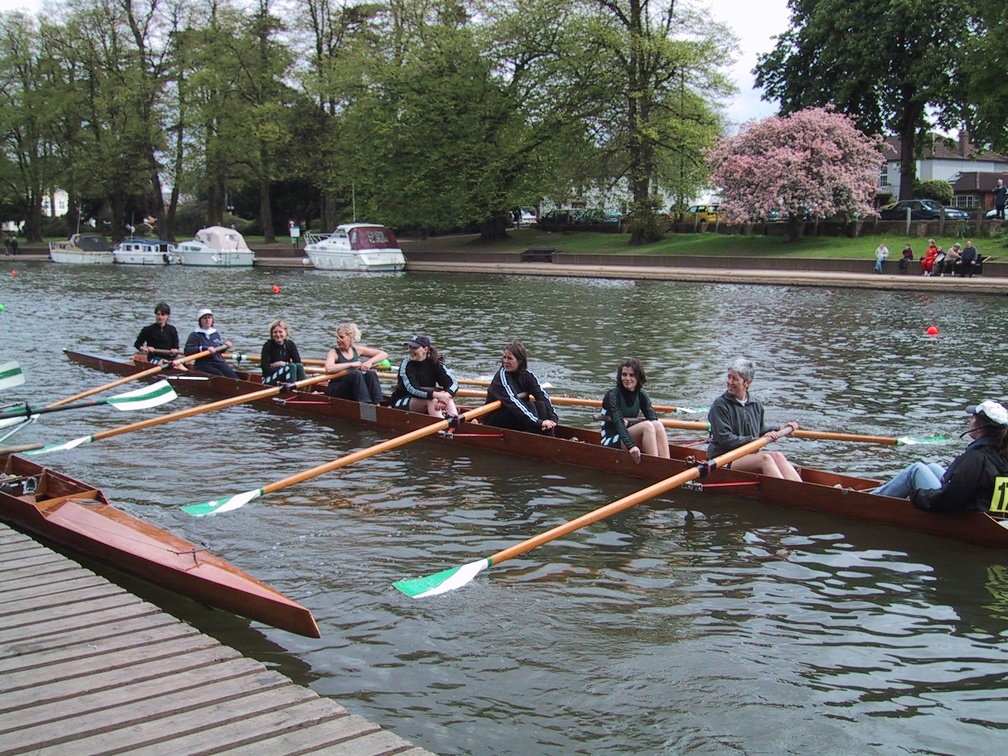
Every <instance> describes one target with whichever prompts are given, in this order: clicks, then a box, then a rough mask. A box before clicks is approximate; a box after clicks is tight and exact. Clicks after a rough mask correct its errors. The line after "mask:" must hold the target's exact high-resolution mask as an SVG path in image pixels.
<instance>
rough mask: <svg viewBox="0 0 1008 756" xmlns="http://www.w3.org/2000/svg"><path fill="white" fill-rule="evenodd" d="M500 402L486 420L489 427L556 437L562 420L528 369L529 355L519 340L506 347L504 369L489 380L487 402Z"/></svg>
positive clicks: (503, 358)
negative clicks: (497, 407)
mask: <svg viewBox="0 0 1008 756" xmlns="http://www.w3.org/2000/svg"><path fill="white" fill-rule="evenodd" d="M522 394H524V396H522ZM497 400H500V401H501V405H502V406H501V408H500V409H498V410H494V411H493V412H491V413H490V414H488V415H487V416H486V417H485V418H484V420H483V422H484V423H485V424H486V425H493V426H495V427H497V428H511V429H513V430H520V431H527V432H529V433H543V434H545V435H547V436H552V435H553V429H554V428H556V426H557V422H558V420H559V418H558V417H557V413H556V410H554V409H553V403H552V402H551V401H550V398H549V394H547V393H546V390H545V389H544V388H543V387H542V386H541V385H540V384H539V379H538V378H536V376H535V373H533V372H532V371H531V370H529V369H528V355H527V353H526V352H525V346H524V345H523V344H522V343H521V342H520V341H512V342H511V343H510V344H508V345H507V346H506V347H504V355H503V356H502V357H501V368H500V370H498V371H497V373H496V374H495V375H494V377H493V380H492V381H490V388H489V389H487V403H488V404H489V403H490V402H494V401H497Z"/></svg>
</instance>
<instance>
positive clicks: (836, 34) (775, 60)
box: [755, 0, 973, 199]
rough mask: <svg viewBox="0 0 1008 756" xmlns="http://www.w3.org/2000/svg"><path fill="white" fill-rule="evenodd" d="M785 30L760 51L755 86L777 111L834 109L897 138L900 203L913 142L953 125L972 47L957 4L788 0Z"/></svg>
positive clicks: (967, 7)
mask: <svg viewBox="0 0 1008 756" xmlns="http://www.w3.org/2000/svg"><path fill="white" fill-rule="evenodd" d="M788 5H789V7H790V8H791V28H790V29H789V30H788V31H786V32H784V34H782V35H781V36H780V38H779V39H778V42H777V45H776V46H775V47H774V49H773V50H772V51H771V52H770V53H767V54H766V55H761V56H760V58H759V62H758V64H757V66H756V68H755V73H756V84H757V86H760V87H763V88H764V89H765V90H766V93H765V95H764V99H766V100H779V101H780V111H781V113H782V114H787V113H793V112H796V111H798V110H801V109H802V108H806V107H810V106H820V107H821V106H825V105H830V104H832V105H835V106H836V107H837V108H838V109H839V110H840V111H842V112H845V113H850V114H852V115H856V116H858V123H859V125H860V127H861V128H862V129H863V130H864V131H865V133H874V132H878V131H888V132H889V133H895V134H897V135H898V136H899V137H900V140H901V143H902V150H901V153H900V171H901V178H900V197H901V198H903V199H908V198H911V197H912V196H913V180H914V178H915V176H916V170H917V167H916V159H917V156H918V153H919V151H920V150H919V148H920V146H921V144H922V142H921V140H922V139H923V137H924V135H925V134H926V133H927V132H928V131H929V130H930V128H931V126H932V125H933V124H931V123H930V121H929V119H930V117H931V116H932V115H933V116H934V117H935V118H937V121H938V123H939V125H942V126H946V127H956V126H959V125H961V123H962V118H963V114H964V110H963V104H962V103H963V102H964V94H965V92H964V88H963V87H962V86H961V83H960V81H959V73H958V72H959V68H960V65H961V58H962V51H963V50H966V49H968V48H969V47H970V46H971V45H972V44H973V34H972V33H971V31H970V25H971V19H972V15H973V6H972V4H971V3H968V2H967V1H966V0H933V2H930V3H928V4H927V5H926V6H925V5H923V4H921V3H919V2H913V1H912V0H898V1H897V2H883V3H880V2H876V0H789V3H788Z"/></svg>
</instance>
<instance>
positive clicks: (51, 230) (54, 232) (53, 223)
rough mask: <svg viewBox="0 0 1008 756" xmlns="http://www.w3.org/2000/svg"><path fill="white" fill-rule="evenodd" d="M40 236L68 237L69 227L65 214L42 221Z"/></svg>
mask: <svg viewBox="0 0 1008 756" xmlns="http://www.w3.org/2000/svg"><path fill="white" fill-rule="evenodd" d="M42 236H43V238H47V239H48V238H51V237H56V238H58V239H68V238H70V229H69V227H68V226H67V219H66V216H65V215H61V216H60V217H59V218H52V219H51V220H49V221H47V222H46V223H43V224H42Z"/></svg>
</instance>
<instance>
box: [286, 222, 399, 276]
mask: <svg viewBox="0 0 1008 756" xmlns="http://www.w3.org/2000/svg"><path fill="white" fill-rule="evenodd" d="M304 251H305V254H306V255H308V259H309V260H311V264H312V265H313V266H314V267H316V268H318V269H319V270H348V271H370V272H390V271H400V270H402V269H403V268H405V267H406V258H405V257H404V256H403V253H402V250H401V249H400V248H399V242H397V241H396V238H395V234H393V233H392V230H391V229H389V228H386V227H385V226H381V225H379V224H377V223H345V224H343V225H341V226H337V227H336V230H335V231H333V232H332V233H331V234H329V236H326V237H323V238H321V239H318V240H316V241H313V242H312V243H310V244H307V245H306V246H305V249H304Z"/></svg>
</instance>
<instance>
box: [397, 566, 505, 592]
mask: <svg viewBox="0 0 1008 756" xmlns="http://www.w3.org/2000/svg"><path fill="white" fill-rule="evenodd" d="M489 566H490V559H489V557H485V558H483V559H480V560H479V561H478V562H469V564H463V565H462V566H461V567H452V568H451V569H447V570H442V571H441V572H435V573H434V574H433V575H427V576H426V577H420V578H414V579H412V580H400V581H399V582H398V583H393V584H392V585H393V586H394V587H396V588H398V589H399V590H400V591H402V592H403V593H405V594H406V595H407V596H411V597H413V598H426V597H428V596H437V595H438V594H439V593H448V591H454V590H455V589H456V588H461V587H462V586H463V585H465V584H466V583H468V582H469V581H471V580H472V579H473V578H474V577H476V576H477V575H478V574H479V573H480V572H482V571H483V570H485V569H486V568H487V567H489Z"/></svg>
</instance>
